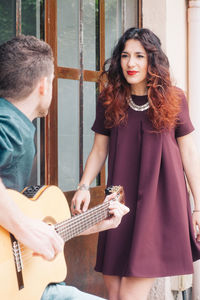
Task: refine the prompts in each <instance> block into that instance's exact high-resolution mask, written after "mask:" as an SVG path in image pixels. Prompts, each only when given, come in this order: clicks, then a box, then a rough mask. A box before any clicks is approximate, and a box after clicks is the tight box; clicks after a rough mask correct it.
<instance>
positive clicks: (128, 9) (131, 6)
mask: <svg viewBox="0 0 200 300" xmlns="http://www.w3.org/2000/svg"><path fill="white" fill-rule="evenodd" d="M125 14H126V18H125V20H124V21H125V22H124V25H125V28H124V29H125V30H126V29H128V28H130V27H137V26H138V0H125Z"/></svg>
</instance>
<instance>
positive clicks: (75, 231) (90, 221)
mask: <svg viewBox="0 0 200 300" xmlns="http://www.w3.org/2000/svg"><path fill="white" fill-rule="evenodd" d="M108 207H109V201H105V202H104V203H102V204H100V205H97V206H95V207H93V208H90V209H88V210H87V211H86V212H84V213H81V214H80V215H76V216H74V217H72V218H70V219H67V220H65V221H62V222H60V223H57V224H56V225H54V228H55V230H56V231H57V233H58V234H59V235H60V236H61V237H62V238H63V240H64V242H66V241H68V240H70V239H72V238H73V237H75V236H77V235H79V234H80V233H82V232H83V231H85V230H86V229H88V228H90V227H92V226H93V225H95V224H97V223H98V222H100V221H102V220H104V219H106V218H107V217H108V216H109V211H108Z"/></svg>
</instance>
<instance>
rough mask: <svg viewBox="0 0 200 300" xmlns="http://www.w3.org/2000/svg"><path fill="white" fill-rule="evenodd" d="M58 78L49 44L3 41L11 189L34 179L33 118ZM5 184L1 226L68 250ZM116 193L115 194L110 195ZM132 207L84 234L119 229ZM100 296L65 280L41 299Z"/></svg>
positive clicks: (0, 142)
mask: <svg viewBox="0 0 200 300" xmlns="http://www.w3.org/2000/svg"><path fill="white" fill-rule="evenodd" d="M53 78H54V66H53V55H52V50H51V48H50V46H49V45H48V44H47V43H45V42H43V41H40V40H38V39H37V38H35V37H32V36H19V37H16V38H13V39H12V40H10V41H8V42H6V43H4V44H2V45H0V177H1V178H2V181H3V183H4V185H5V186H6V187H7V188H12V189H16V190H18V191H21V190H22V189H23V188H24V187H25V186H26V185H27V184H28V181H29V177H30V173H31V168H32V163H33V158H34V154H35V147H34V133H35V128H34V125H33V124H32V121H33V120H34V119H35V118H37V117H45V116H46V115H47V113H48V108H49V106H50V103H51V97H52V82H53ZM4 185H3V184H2V182H0V225H1V226H3V227H4V228H6V229H7V230H8V231H9V232H11V233H13V234H14V235H15V237H16V238H17V239H18V240H19V241H20V242H22V243H23V244H24V245H26V246H27V247H29V248H30V249H32V250H33V252H34V253H36V254H37V255H41V256H42V257H43V258H44V259H47V260H51V259H53V258H54V257H55V256H56V254H57V253H58V252H60V251H62V249H63V240H62V239H61V237H60V236H59V235H58V234H57V233H56V232H55V230H54V229H53V228H52V227H51V226H48V225H47V224H45V223H44V222H42V221H39V220H32V219H30V218H28V217H27V216H25V215H24V214H23V213H22V212H21V211H20V210H19V208H18V207H17V206H16V205H15V203H14V202H13V200H12V199H11V198H10V197H9V195H8V193H7V191H6V189H5V187H4ZM111 197H112V196H111ZM127 212H128V208H127V207H125V206H124V205H122V204H119V203H116V202H115V203H112V204H111V205H110V213H111V214H112V215H113V217H112V218H111V219H109V220H104V221H102V222H101V223H99V224H97V225H96V226H94V227H92V228H91V229H89V230H88V231H87V232H84V233H83V234H89V233H92V232H97V231H100V230H105V229H108V228H114V227H116V226H117V225H118V224H119V223H120V221H121V218H122V216H123V215H124V214H126V213H127ZM47 299H48V300H50V299H51V300H56V299H59V300H67V299H87V300H89V299H91V300H92V299H99V298H98V297H95V296H93V295H89V294H85V293H82V292H81V291H79V290H77V289H75V288H73V287H68V286H66V285H64V284H62V283H61V284H51V285H49V286H48V287H47V288H46V290H45V292H44V294H43V297H42V300H47Z"/></svg>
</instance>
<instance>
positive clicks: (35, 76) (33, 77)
mask: <svg viewBox="0 0 200 300" xmlns="http://www.w3.org/2000/svg"><path fill="white" fill-rule="evenodd" d="M52 72H53V53H52V49H51V47H50V46H49V45H48V44H47V43H46V42H44V41H41V40H39V39H37V38H36V37H34V36H26V35H20V36H17V37H15V38H13V39H11V40H10V41H7V42H5V43H4V44H2V45H0V97H2V98H11V99H14V100H21V99H24V98H26V97H27V96H29V95H30V94H31V92H32V91H33V90H34V88H35V86H36V85H37V83H38V82H39V80H40V79H41V78H42V77H49V76H50V75H51V74H52Z"/></svg>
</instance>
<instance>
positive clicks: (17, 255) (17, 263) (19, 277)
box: [10, 234, 24, 290]
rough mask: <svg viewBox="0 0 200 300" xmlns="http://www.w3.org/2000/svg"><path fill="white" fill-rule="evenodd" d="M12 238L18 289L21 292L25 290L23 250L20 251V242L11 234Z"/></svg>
mask: <svg viewBox="0 0 200 300" xmlns="http://www.w3.org/2000/svg"><path fill="white" fill-rule="evenodd" d="M10 238H11V242H12V250H13V256H14V261H15V268H16V275H17V281H18V287H19V290H21V289H23V288H24V281H23V276H22V269H23V264H22V257H21V249H20V246H19V243H18V241H17V240H16V238H15V237H14V236H13V235H12V234H10Z"/></svg>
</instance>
